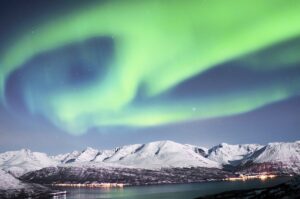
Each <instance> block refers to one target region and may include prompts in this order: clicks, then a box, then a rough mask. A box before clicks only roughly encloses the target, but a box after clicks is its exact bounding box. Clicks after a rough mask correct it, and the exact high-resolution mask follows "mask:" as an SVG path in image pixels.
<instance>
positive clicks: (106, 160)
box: [0, 140, 300, 177]
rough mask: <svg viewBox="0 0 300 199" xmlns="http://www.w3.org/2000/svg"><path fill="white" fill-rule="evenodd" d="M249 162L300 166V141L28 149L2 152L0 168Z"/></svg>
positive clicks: (17, 170)
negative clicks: (54, 150)
mask: <svg viewBox="0 0 300 199" xmlns="http://www.w3.org/2000/svg"><path fill="white" fill-rule="evenodd" d="M247 162H254V163H264V162H281V163H284V164H285V165H289V166H291V167H295V168H300V141H296V142H291V143H283V142H277V143H270V144H267V145H266V146H262V145H257V144H240V145H230V144H226V143H222V144H219V145H217V146H214V147H212V148H210V149H206V148H203V147H198V146H194V145H189V144H180V143H176V142H173V141H168V140H166V141H156V142H150V143H146V144H133V145H126V146H122V147H118V148H115V149H113V150H97V149H93V148H91V147H87V148H86V149H85V150H83V151H73V152H71V153H67V154H60V155H57V156H47V155H46V154H45V153H39V152H31V151H30V150H28V149H22V150H20V151H9V152H5V153H1V154H0V169H3V170H5V171H9V172H10V173H11V174H13V175H14V176H16V177H18V176H21V175H22V174H24V173H26V172H29V171H34V170H38V169H41V168H45V167H50V166H65V167H69V166H78V167H80V166H82V167H105V168H108V167H128V168H145V169H159V168H168V167H208V168H221V167H222V166H223V165H227V164H231V165H234V166H236V165H240V164H245V163H247Z"/></svg>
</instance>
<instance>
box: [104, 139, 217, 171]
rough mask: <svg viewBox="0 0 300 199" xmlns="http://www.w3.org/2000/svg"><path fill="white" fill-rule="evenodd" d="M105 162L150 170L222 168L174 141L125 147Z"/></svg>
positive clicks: (193, 149)
mask: <svg viewBox="0 0 300 199" xmlns="http://www.w3.org/2000/svg"><path fill="white" fill-rule="evenodd" d="M105 162H109V163H118V164H120V165H126V166H134V167H139V168H149V169H155V168H161V167H191V166H194V167H196V166H198V167H220V165H219V164H218V163H217V162H214V161H211V160H209V159H207V158H205V157H203V156H202V155H201V154H199V153H197V152H196V151H195V148H194V147H191V146H190V145H183V144H179V143H176V142H172V141H157V142H151V143H148V144H139V145H129V146H124V147H121V148H120V149H119V150H117V152H116V153H115V154H114V155H113V156H112V157H110V158H108V159H106V160H105Z"/></svg>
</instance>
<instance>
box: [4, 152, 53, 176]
mask: <svg viewBox="0 0 300 199" xmlns="http://www.w3.org/2000/svg"><path fill="white" fill-rule="evenodd" d="M57 163H58V162H57V161H55V160H54V159H52V158H50V157H48V156H47V155H46V154H45V153H39V152H31V151H30V150H28V149H22V150H20V151H9V152H5V153H1V154H0V168H2V169H3V170H5V171H9V172H10V173H12V174H13V175H14V176H20V175H22V174H24V173H26V172H28V171H33V170H38V169H41V168H44V167H48V166H55V165H57Z"/></svg>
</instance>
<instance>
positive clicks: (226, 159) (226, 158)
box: [207, 143, 262, 165]
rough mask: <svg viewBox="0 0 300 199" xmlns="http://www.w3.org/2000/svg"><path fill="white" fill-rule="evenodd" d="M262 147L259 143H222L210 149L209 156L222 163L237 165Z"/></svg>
mask: <svg viewBox="0 0 300 199" xmlns="http://www.w3.org/2000/svg"><path fill="white" fill-rule="evenodd" d="M260 148H262V146H261V145H258V144H239V145H230V144H227V143H221V144H219V145H217V146H214V147H212V148H211V149H209V151H208V155H207V158H208V159H210V160H212V161H216V162H218V163H220V164H222V165H226V164H234V165H237V164H239V163H240V161H242V160H243V159H245V158H247V157H248V156H250V155H252V154H253V153H254V152H255V151H257V150H259V149H260Z"/></svg>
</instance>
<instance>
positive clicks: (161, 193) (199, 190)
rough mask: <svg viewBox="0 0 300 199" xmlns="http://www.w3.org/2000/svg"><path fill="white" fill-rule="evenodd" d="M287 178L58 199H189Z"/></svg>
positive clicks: (71, 192) (89, 192)
mask: <svg viewBox="0 0 300 199" xmlns="http://www.w3.org/2000/svg"><path fill="white" fill-rule="evenodd" d="M289 179H290V178H289V177H278V178H274V179H268V180H265V181H261V180H259V179H254V180H247V181H245V182H243V181H235V182H229V181H222V182H205V183H196V184H176V185H152V186H139V187H125V188H123V189H120V188H119V189H117V188H113V189H88V188H69V189H65V190H67V191H68V194H67V196H65V197H60V198H59V199H62V198H65V199H96V198H99V199H100V198H101V199H102V198H107V199H108V198H123V199H124V198H126V199H129V198H130V199H137V198H141V199H144V198H145V199H153V198H159V199H182V198H183V199H189V198H191V199H192V198H195V197H199V196H204V195H208V194H215V193H219V192H223V191H228V190H238V189H251V188H262V187H268V186H274V185H277V184H280V183H282V182H285V181H287V180H289Z"/></svg>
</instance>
